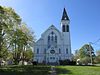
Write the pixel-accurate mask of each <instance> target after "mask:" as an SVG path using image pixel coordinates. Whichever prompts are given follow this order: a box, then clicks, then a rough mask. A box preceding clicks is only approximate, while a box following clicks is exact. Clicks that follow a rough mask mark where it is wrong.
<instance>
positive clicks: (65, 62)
mask: <svg viewBox="0 0 100 75" xmlns="http://www.w3.org/2000/svg"><path fill="white" fill-rule="evenodd" d="M59 62H60V65H76V62H75V61H70V60H69V59H66V60H59Z"/></svg>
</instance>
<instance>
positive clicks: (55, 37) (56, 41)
mask: <svg viewBox="0 0 100 75" xmlns="http://www.w3.org/2000/svg"><path fill="white" fill-rule="evenodd" d="M55 42H56V43H57V36H56V35H55Z"/></svg>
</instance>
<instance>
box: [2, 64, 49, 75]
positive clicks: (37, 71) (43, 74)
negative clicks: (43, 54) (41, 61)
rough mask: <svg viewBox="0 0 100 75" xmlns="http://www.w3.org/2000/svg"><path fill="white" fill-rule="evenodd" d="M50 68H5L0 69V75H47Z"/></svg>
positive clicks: (29, 66)
mask: <svg viewBox="0 0 100 75" xmlns="http://www.w3.org/2000/svg"><path fill="white" fill-rule="evenodd" d="M48 74H50V66H44V65H43V66H39V65H36V66H32V65H27V66H14V65H13V66H5V67H0V75H48Z"/></svg>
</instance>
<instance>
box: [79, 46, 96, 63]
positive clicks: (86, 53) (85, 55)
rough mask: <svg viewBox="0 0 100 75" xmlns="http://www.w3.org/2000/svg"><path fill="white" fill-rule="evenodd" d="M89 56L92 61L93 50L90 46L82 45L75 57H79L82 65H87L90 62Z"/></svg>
mask: <svg viewBox="0 0 100 75" xmlns="http://www.w3.org/2000/svg"><path fill="white" fill-rule="evenodd" d="M91 55H92V59H93V57H94V56H95V54H94V49H93V47H92V46H91V45H90V44H85V45H83V46H82V47H81V48H80V49H79V51H78V52H77V56H78V57H79V59H80V60H81V62H82V63H83V64H87V63H90V62H91V60H90V59H91Z"/></svg>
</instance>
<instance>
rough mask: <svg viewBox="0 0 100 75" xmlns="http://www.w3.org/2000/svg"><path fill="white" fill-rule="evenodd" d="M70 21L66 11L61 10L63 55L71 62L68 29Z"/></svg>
mask: <svg viewBox="0 0 100 75" xmlns="http://www.w3.org/2000/svg"><path fill="white" fill-rule="evenodd" d="M69 24H70V20H69V17H68V15H67V12H66V9H65V8H64V9H63V15H62V18H61V28H62V38H63V53H64V54H65V55H66V54H67V56H68V57H67V58H65V59H70V60H71V40H70V28H69Z"/></svg>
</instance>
